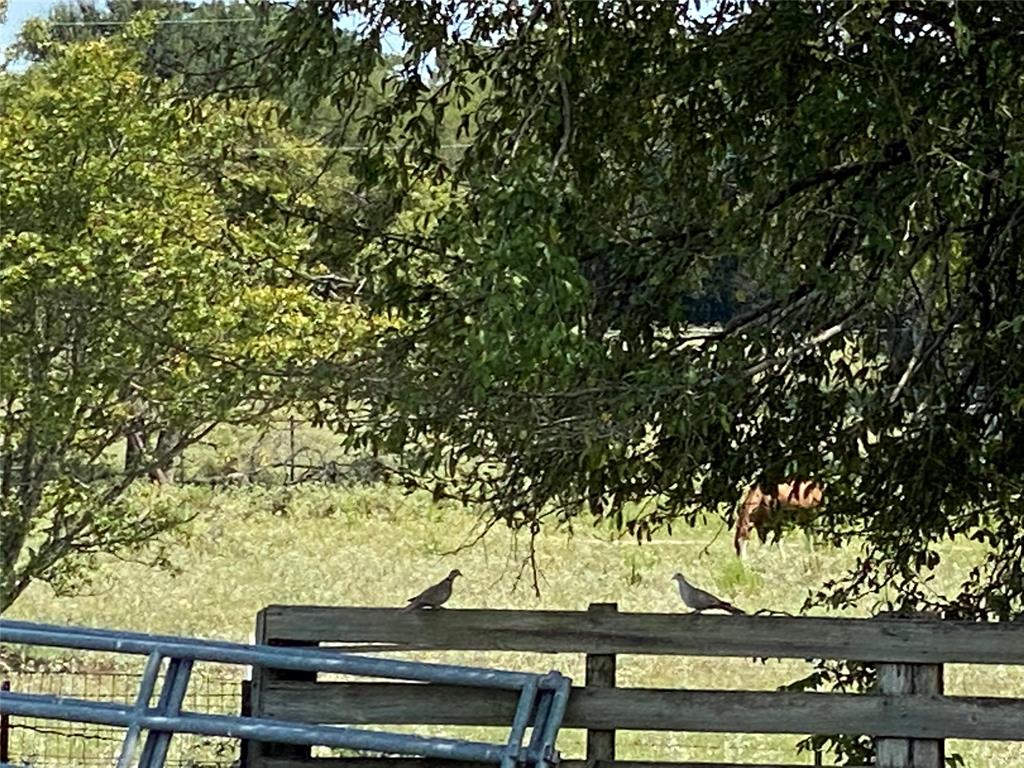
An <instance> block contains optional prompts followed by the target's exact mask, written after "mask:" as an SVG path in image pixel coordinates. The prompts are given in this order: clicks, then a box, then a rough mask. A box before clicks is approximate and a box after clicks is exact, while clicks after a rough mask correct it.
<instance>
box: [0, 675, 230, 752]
mask: <svg viewBox="0 0 1024 768" xmlns="http://www.w3.org/2000/svg"><path fill="white" fill-rule="evenodd" d="M228 669H229V668H228ZM228 669H224V670H213V671H211V670H202V669H198V670H196V671H195V672H194V673H193V675H192V677H191V680H190V681H189V685H188V690H187V692H186V696H185V702H184V707H183V708H184V709H189V710H194V711H199V712H208V713H212V714H238V713H239V711H240V708H241V688H242V680H241V679H240V678H239V677H237V676H234V677H233V676H231V675H229V673H228ZM3 678H4V680H5V681H6V682H7V683H8V684H9V685H10V690H12V691H20V692H22V693H45V694H53V695H58V696H71V697H74V698H80V699H89V700H91V701H107V702H119V703H130V702H133V701H134V700H135V697H136V694H137V693H138V688H139V678H140V673H139V672H136V671H122V670H116V671H114V670H102V671H78V670H76V671H67V670H60V671H13V670H12V671H8V672H4V673H3ZM5 726H6V728H7V733H6V746H7V750H8V754H7V755H6V758H7V762H9V763H11V764H12V765H28V766H32V768H101V767H102V768H110V766H113V765H114V764H115V763H116V761H117V756H118V752H119V750H120V747H121V741H122V739H123V738H124V730H123V729H121V728H111V727H107V726H103V725H92V724H89V723H65V722H60V721H56V720H36V719H33V718H18V717H11V718H9V719H7V722H6V723H5ZM238 764H239V743H238V741H237V740H235V739H224V738H213V737H208V736H198V735H191V734H176V735H175V736H174V738H172V739H171V745H170V750H169V752H168V755H167V761H166V766H167V768H229V767H231V766H237V765H238Z"/></svg>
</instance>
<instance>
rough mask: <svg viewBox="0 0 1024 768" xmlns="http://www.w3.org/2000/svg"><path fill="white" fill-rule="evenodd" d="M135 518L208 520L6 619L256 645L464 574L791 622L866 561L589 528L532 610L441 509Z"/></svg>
mask: <svg viewBox="0 0 1024 768" xmlns="http://www.w3.org/2000/svg"><path fill="white" fill-rule="evenodd" d="M132 503H135V504H143V505H162V504H174V505H186V506H187V507H189V508H190V509H192V510H194V511H196V512H198V513H199V515H198V516H197V518H196V520H195V522H194V523H193V524H192V527H191V528H190V530H189V531H188V532H187V534H183V535H182V536H181V537H180V538H179V540H177V541H175V542H173V543H172V545H171V547H170V549H169V551H168V556H169V564H170V567H169V568H165V569H153V568H151V567H149V566H146V565H144V564H142V563H141V562H134V561H130V560H115V559H108V560H104V561H102V562H101V563H99V564H98V566H97V568H96V569H95V571H94V578H93V581H92V583H91V585H90V586H89V588H88V590H87V592H86V593H85V594H81V595H77V596H64V597H59V596H55V595H54V594H53V592H52V591H51V590H50V589H49V588H48V587H46V586H45V585H41V584H37V585H34V586H33V587H32V588H30V589H29V591H28V592H27V593H26V594H25V595H23V596H22V597H21V598H20V599H19V600H18V601H17V603H16V604H15V605H14V607H13V608H12V609H11V611H10V615H11V616H12V617H16V618H25V619H34V620H40V621H53V622H72V623H78V624H88V625H97V626H107V627H120V628H126V629H133V630H140V631H152V632H165V633H176V634H186V635H198V636H205V637H214V638H222V639H228V640H236V641H248V640H249V639H250V637H251V632H252V630H253V624H254V619H255V616H256V613H257V611H259V610H260V609H261V608H262V607H264V606H265V605H267V604H270V603H305V604H320V605H352V606H388V605H394V606H400V605H402V604H403V603H404V601H405V598H406V597H408V596H409V595H412V594H414V593H416V592H417V591H419V590H420V589H421V588H422V587H423V586H425V585H426V584H428V583H432V582H434V581H436V580H438V579H439V578H441V577H442V576H444V575H445V574H446V573H447V572H448V570H449V569H450V568H452V567H458V568H460V569H461V570H462V572H463V573H464V574H465V578H464V579H462V580H460V581H458V582H457V584H456V591H455V594H454V596H453V598H452V600H451V603H450V606H451V607H461V608H516V609H576V610H579V609H585V608H586V607H587V605H588V604H589V603H591V602H616V603H618V604H619V609H620V610H622V611H638V612H639V611H655V612H662V611H677V610H682V606H681V604H680V602H679V600H678V596H677V595H676V593H675V591H674V589H673V585H672V584H671V582H670V580H669V579H670V577H671V575H672V573H673V572H675V571H676V570H681V571H683V572H684V573H686V574H687V575H688V576H689V577H691V578H692V580H693V581H695V582H696V583H697V584H699V585H701V586H704V587H705V588H707V589H710V590H713V591H715V592H717V593H718V594H720V595H721V596H723V597H724V598H726V599H729V600H731V601H733V602H735V603H736V604H737V605H739V606H741V607H743V608H745V609H747V610H748V611H754V610H758V609H761V608H771V609H774V610H778V611H789V612H797V611H798V610H799V608H800V606H801V604H802V603H803V600H804V598H805V596H806V593H807V591H808V589H809V588H812V587H814V586H816V585H818V584H820V583H821V582H822V581H823V580H824V579H826V578H828V577H830V576H835V575H839V574H840V573H841V572H842V569H843V568H844V566H846V565H847V564H848V563H850V562H851V560H852V558H853V557H854V556H855V554H856V552H855V547H854V546H852V545H851V546H850V547H848V548H847V549H845V550H843V551H836V550H830V549H823V548H820V547H819V548H816V549H812V548H811V547H810V546H809V544H808V543H807V542H806V541H804V540H803V539H802V537H800V536H794V537H791V538H790V539H789V540H787V541H786V542H785V543H784V545H783V547H782V548H779V547H762V546H759V545H757V544H756V543H754V544H752V545H751V547H750V558H749V560H748V561H747V562H746V563H743V564H741V563H739V562H738V561H737V560H736V558H735V556H734V555H733V553H732V548H731V539H730V536H729V533H728V532H727V531H723V532H721V534H720V535H718V537H717V538H715V535H716V532H717V531H718V523H717V522H713V523H712V522H709V523H708V524H707V525H706V527H700V528H696V529H689V528H680V529H676V530H674V531H673V533H672V534H671V535H668V534H665V535H663V536H662V537H660V538H658V539H656V540H655V541H654V542H650V543H645V544H643V545H638V544H637V543H636V542H635V541H633V540H630V539H621V538H618V537H617V536H615V535H614V534H613V533H612V532H611V531H609V530H607V529H604V528H602V527H599V526H598V527H594V526H587V525H585V524H584V525H580V524H577V525H576V527H575V529H574V530H573V531H572V532H569V531H555V530H549V531H546V532H545V533H544V534H543V535H542V536H541V537H540V538H539V541H538V543H537V544H538V549H537V554H538V561H539V564H540V574H541V578H540V589H541V594H540V596H539V597H538V596H537V595H535V594H534V592H533V590H532V588H531V585H530V581H529V570H528V569H527V570H526V571H522V568H521V567H522V564H523V558H524V557H525V555H526V552H527V545H528V541H527V539H526V538H525V537H524V536H519V537H517V536H516V535H514V534H513V533H512V532H510V531H508V530H506V529H499V528H495V529H494V530H492V531H491V532H490V533H489V534H488V535H487V536H486V537H484V538H483V539H482V540H481V541H479V542H477V543H475V544H473V545H472V546H469V547H468V548H465V549H462V550H461V551H459V552H457V553H455V554H452V552H453V551H454V550H457V549H459V548H460V546H462V545H466V544H468V543H469V542H471V541H472V540H473V538H474V536H475V534H476V533H477V531H478V530H479V528H478V525H479V521H478V519H477V518H476V517H475V516H474V515H473V514H472V513H471V512H469V511H467V510H465V509H462V508H459V507H456V506H452V505H449V506H438V505H435V504H433V503H431V502H430V500H429V499H428V498H425V497H422V496H406V495H403V494H401V493H400V492H398V491H396V490H393V489H389V488H384V487H372V486H371V487H366V488H359V489H335V488H327V487H322V486H293V487H290V488H273V489H266V488H261V487H256V486H250V487H242V488H233V489H225V490H211V489H205V488H175V489H170V488H159V487H153V488H146V489H141V490H139V491H138V492H137V493H136V495H135V496H134V497H133V502H132ZM976 554H977V550H976V549H975V545H973V544H970V543H952V544H950V545H948V547H947V551H946V553H945V556H944V557H943V563H942V565H941V566H940V570H939V571H938V572H937V578H936V581H935V583H936V584H937V587H936V589H942V588H949V587H951V586H952V585H954V584H955V583H956V582H957V580H958V579H959V577H960V576H962V575H963V574H964V573H965V572H966V570H967V569H968V568H969V567H970V565H971V563H972V558H973V557H974V556H976ZM871 608H872V606H871V605H863V606H859V607H858V609H857V610H856V611H851V612H850V613H851V614H853V613H860V614H862V615H867V614H868V613H870V611H871ZM418 657H419V658H435V659H444V660H451V661H458V662H462V663H469V664H487V665H493V666H500V667H510V668H527V669H534V670H546V669H548V668H551V667H553V666H557V667H558V668H560V669H562V670H564V671H566V672H567V673H569V674H570V675H573V676H575V677H577V679H582V673H583V660H582V657H578V656H564V657H544V656H542V655H539V654H515V653H449V654H440V653H435V654H432V655H431V654H419V655H418ZM83 663H85V662H83ZM806 670H807V665H806V664H805V663H803V662H798V661H791V662H790V661H787V662H780V661H768V662H765V663H758V662H755V661H752V660H749V659H725V660H722V659H716V658H711V657H708V658H669V657H624V658H623V659H622V660H621V661H620V673H619V679H620V685H623V686H630V685H636V686H641V685H642V686H651V687H688V688H747V689H772V688H774V687H776V686H778V685H781V684H784V683H786V682H788V681H791V680H793V679H796V678H797V677H800V676H803V674H805V673H806ZM946 686H947V690H948V691H949V692H950V693H963V694H976V695H989V696H1000V695H1002V696H1024V670H1021V669H1019V668H1012V667H993V666H988V667H982V666H951V667H949V668H948V669H947V677H946ZM433 730H434V731H435V732H437V731H439V730H441V729H433ZM472 730H473V729H454V730H453V729H449V730H448V731H447V732H449V733H453V732H458V733H469V732H472ZM737 731H738V732H739V731H742V723H737ZM477 735H482V731H481V730H478V731H477ZM797 740H798V737H796V736H751V735H744V734H742V733H736V734H726V735H716V734H685V733H671V734H661V733H648V732H624V733H622V734H620V736H619V742H618V744H619V756H620V757H621V758H627V759H628V758H636V759H639V758H649V759H662V760H676V761H680V760H709V761H748V762H755V761H756V762H786V761H788V762H806V763H807V764H811V762H812V758H811V756H810V755H808V754H806V753H805V754H799V755H798V754H796V753H795V750H794V744H795V743H796V741H797ZM563 750H564V752H565V753H566V754H567V755H569V756H577V755H580V754H581V750H582V738H581V735H580V734H576V733H567V734H566V736H565V738H564V739H563ZM949 751H951V752H953V751H959V752H960V753H961V754H963V755H964V757H965V758H966V760H967V765H969V766H978V767H979V768H989V767H990V766H991V767H992V768H996V767H997V766H998V767H1005V768H1011V767H1012V766H1024V745H1022V744H1016V745H1011V744H999V743H982V742H951V743H950V746H949Z"/></svg>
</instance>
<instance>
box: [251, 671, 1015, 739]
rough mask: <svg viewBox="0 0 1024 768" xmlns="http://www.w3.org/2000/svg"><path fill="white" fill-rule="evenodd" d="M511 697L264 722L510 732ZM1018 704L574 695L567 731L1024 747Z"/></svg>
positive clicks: (266, 698)
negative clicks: (865, 737)
mask: <svg viewBox="0 0 1024 768" xmlns="http://www.w3.org/2000/svg"><path fill="white" fill-rule="evenodd" d="M515 703H516V695H515V693H513V692H507V691H495V690H486V689H480V688H464V687H461V686H442V685H422V684H417V683H304V682H299V681H285V680H281V681H267V683H266V688H265V689H264V692H263V710H262V712H261V714H262V715H264V716H266V717H276V718H283V719H289V720H301V721H309V722H329V723H346V724H371V723H372V724H392V725H401V724H418V725H495V726H502V725H505V726H507V725H508V724H509V723H511V722H512V716H513V712H514V710H515ZM1022 723H1024V700H1021V699H1005V698H979V697H945V696H922V695H910V696H871V695H852V694H834V693H789V692H774V691H758V692H753V691H692V690H663V689H650V688H574V689H573V691H572V695H571V696H570V698H569V706H568V709H567V710H566V713H565V720H564V723H563V726H564V727H566V728H589V729H599V730H600V729H607V730H612V729H618V730H638V731H699V732H722V733H730V732H734V731H736V730H737V726H738V725H739V726H741V728H740V730H742V732H743V733H793V734H806V733H870V734H873V735H875V736H883V737H885V736H889V737H898V738H920V739H939V738H962V739H996V740H1007V741H1024V728H1022V726H1021V724H1022Z"/></svg>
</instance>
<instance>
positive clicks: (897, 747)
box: [875, 664, 1024, 768]
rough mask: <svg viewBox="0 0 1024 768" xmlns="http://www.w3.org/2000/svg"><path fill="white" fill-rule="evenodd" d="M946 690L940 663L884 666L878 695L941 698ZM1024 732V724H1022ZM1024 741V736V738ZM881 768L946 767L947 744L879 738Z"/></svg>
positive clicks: (879, 763)
mask: <svg viewBox="0 0 1024 768" xmlns="http://www.w3.org/2000/svg"><path fill="white" fill-rule="evenodd" d="M942 691H943V680H942V666H941V665H939V664H880V665H879V666H878V693H879V694H881V695H883V696H900V695H908V694H925V695H938V694H941V693H942ZM1021 726H1022V730H1024V722H1022V723H1021ZM1022 738H1024V737H1022ZM875 762H876V763H877V765H878V768H943V766H944V765H945V764H946V760H945V743H944V742H943V741H942V740H941V739H892V738H877V739H875Z"/></svg>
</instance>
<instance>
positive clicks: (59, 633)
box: [0, 619, 556, 691]
mask: <svg viewBox="0 0 1024 768" xmlns="http://www.w3.org/2000/svg"><path fill="white" fill-rule="evenodd" d="M0 640H3V641H4V642H8V643H26V644H29V645H46V646H54V647H62V648H77V649H80V650H89V651H111V652H115V653H129V654H137V655H146V656H148V655H149V654H150V653H152V652H153V651H157V652H159V653H160V654H161V655H162V656H165V657H172V658H182V659H186V658H187V659H194V660H196V661H213V662H220V663H223V664H246V665H254V666H262V667H270V668H272V669H287V670H295V671H304V672H313V671H319V672H334V673H339V674H350V675H361V676H364V677H384V678H397V679H402V680H418V681H421V682H426V683H441V684H447V685H468V686H475V687H482V688H500V689H505V690H517V691H518V690H521V689H522V687H523V686H524V685H526V682H527V680H529V679H531V678H536V677H537V675H536V674H532V673H528V672H510V671H507V670H494V669H479V668H474V667H463V666H458V665H454V664H434V663H429V662H423V661H399V660H396V659H378V658H373V657H370V656H356V655H352V654H343V653H338V652H333V651H328V650H319V649H313V648H279V647H275V648H267V647H260V646H252V645H243V644H241V643H229V642H224V641H220V640H215V641H206V640H194V639H191V638H179V637H168V636H162V635H146V634H143V633H138V632H133V633H121V632H116V631H113V630H101V629H92V628H90V629H88V630H86V631H81V630H79V629H78V628H77V627H66V626H58V625H51V624H37V623H34V622H28V621H15V620H9V619H0ZM554 687H556V686H554V685H553V684H551V683H544V682H542V683H541V688H547V689H549V690H550V689H552V688H554Z"/></svg>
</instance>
